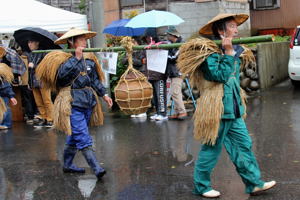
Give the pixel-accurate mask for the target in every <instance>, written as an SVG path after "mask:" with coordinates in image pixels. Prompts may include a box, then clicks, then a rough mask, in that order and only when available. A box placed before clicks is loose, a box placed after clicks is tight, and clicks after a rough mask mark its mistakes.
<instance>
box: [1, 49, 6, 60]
mask: <svg viewBox="0 0 300 200" xmlns="http://www.w3.org/2000/svg"><path fill="white" fill-rule="evenodd" d="M5 54H6V50H5V48H4V47H0V59H2V58H3V57H4V56H5Z"/></svg>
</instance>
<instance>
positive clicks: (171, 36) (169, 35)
mask: <svg viewBox="0 0 300 200" xmlns="http://www.w3.org/2000/svg"><path fill="white" fill-rule="evenodd" d="M167 39H168V40H169V41H172V42H175V41H176V40H177V37H175V36H174V35H171V34H167Z"/></svg>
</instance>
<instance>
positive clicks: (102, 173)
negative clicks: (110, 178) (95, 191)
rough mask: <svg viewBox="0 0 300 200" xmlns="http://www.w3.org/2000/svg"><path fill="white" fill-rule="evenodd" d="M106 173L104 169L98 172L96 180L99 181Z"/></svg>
mask: <svg viewBox="0 0 300 200" xmlns="http://www.w3.org/2000/svg"><path fill="white" fill-rule="evenodd" d="M105 174H106V171H105V170H104V171H103V172H99V173H98V174H97V175H96V176H97V179H98V181H100V180H101V179H102V177H103V176H104V175H105Z"/></svg>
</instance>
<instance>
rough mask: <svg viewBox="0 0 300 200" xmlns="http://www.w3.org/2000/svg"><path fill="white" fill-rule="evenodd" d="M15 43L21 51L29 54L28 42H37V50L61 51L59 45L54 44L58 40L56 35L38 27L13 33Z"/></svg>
mask: <svg viewBox="0 0 300 200" xmlns="http://www.w3.org/2000/svg"><path fill="white" fill-rule="evenodd" d="M14 38H15V40H16V42H17V43H18V44H19V45H20V46H21V47H22V50H23V51H28V52H30V49H29V47H28V41H29V40H33V41H39V42H40V44H39V49H62V48H63V47H62V46H60V45H56V44H54V41H55V40H57V39H58V37H57V36H56V35H54V34H53V33H50V32H49V31H47V30H45V29H42V28H38V27H26V28H22V29H19V30H17V31H15V32H14Z"/></svg>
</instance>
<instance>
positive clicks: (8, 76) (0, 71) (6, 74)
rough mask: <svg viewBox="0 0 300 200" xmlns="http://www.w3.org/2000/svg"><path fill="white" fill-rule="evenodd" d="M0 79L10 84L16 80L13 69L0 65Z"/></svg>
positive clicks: (3, 64)
mask: <svg viewBox="0 0 300 200" xmlns="http://www.w3.org/2000/svg"><path fill="white" fill-rule="evenodd" d="M0 77H1V79H3V80H5V81H7V82H9V83H11V82H12V81H13V79H14V75H13V73H12V70H11V68H10V67H9V66H8V65H7V64H5V63H0Z"/></svg>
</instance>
